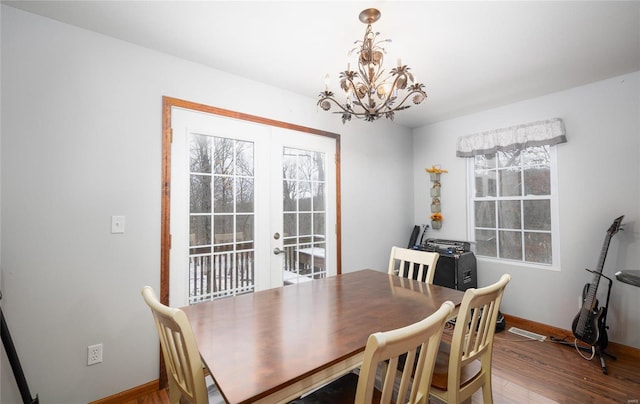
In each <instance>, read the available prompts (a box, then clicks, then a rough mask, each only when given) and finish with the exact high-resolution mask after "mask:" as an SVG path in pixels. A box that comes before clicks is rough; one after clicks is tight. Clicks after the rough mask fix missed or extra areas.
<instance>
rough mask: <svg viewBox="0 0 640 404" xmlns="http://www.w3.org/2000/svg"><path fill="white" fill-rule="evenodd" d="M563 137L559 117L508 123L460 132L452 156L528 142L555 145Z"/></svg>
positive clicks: (502, 148)
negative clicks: (465, 132) (473, 132)
mask: <svg viewBox="0 0 640 404" xmlns="http://www.w3.org/2000/svg"><path fill="white" fill-rule="evenodd" d="M566 141H567V136H566V134H565V130H564V123H563V122H562V119H560V118H554V119H549V120H546V121H538V122H532V123H527V124H524V125H517V126H512V127H510V128H503V129H496V130H492V131H487V132H482V133H476V134H473V135H467V136H460V137H459V138H458V147H457V150H456V156H458V157H473V156H477V155H481V154H493V153H496V152H497V151H509V150H515V149H522V148H525V147H530V146H545V145H556V144H559V143H564V142H566Z"/></svg>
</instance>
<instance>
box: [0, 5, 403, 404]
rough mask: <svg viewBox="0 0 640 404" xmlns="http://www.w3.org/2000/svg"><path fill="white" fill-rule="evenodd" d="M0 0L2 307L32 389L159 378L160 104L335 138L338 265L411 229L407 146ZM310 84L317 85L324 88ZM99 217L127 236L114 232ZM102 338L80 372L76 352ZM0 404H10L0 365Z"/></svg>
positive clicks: (89, 391) (64, 389)
mask: <svg viewBox="0 0 640 404" xmlns="http://www.w3.org/2000/svg"><path fill="white" fill-rule="evenodd" d="M1 7H2V16H1V18H2V20H1V21H2V27H1V29H2V32H1V34H2V44H1V45H2V47H1V48H2V55H1V56H2V82H1V83H2V103H1V105H2V110H1V111H2V126H1V130H2V132H1V136H2V137H1V140H2V155H1V174H2V177H1V187H2V200H1V209H2V211H1V217H2V228H1V234H2V249H1V258H2V292H3V293H4V299H3V300H2V305H3V309H4V312H5V315H6V317H7V321H8V323H9V327H10V328H11V332H12V334H13V336H14V341H15V342H16V346H17V350H18V354H19V356H20V360H21V362H22V365H23V368H24V370H25V374H26V377H27V380H28V382H29V385H30V388H31V390H32V392H33V394H38V395H39V397H40V400H41V401H42V402H46V403H86V402H88V401H92V400H96V399H99V398H103V397H106V396H109V395H111V394H114V393H117V392H120V391H123V390H126V389H129V388H132V387H135V386H138V385H141V384H143V383H146V382H148V381H151V380H154V379H157V377H158V342H157V336H156V334H155V330H154V328H153V323H152V320H151V316H150V313H149V311H148V309H147V308H146V306H145V305H144V304H143V301H142V298H141V296H140V288H141V287H142V286H143V285H151V286H153V287H154V288H156V289H158V288H159V283H160V279H159V278H160V276H159V265H160V196H161V193H160V190H161V172H160V168H161V97H162V96H163V95H167V96H171V97H176V98H182V99H186V100H190V101H195V102H199V103H203V104H207V105H213V106H217V107H221V108H226V109H231V110H237V111H240V112H244V113H248V114H254V115H259V116H265V117H268V118H272V119H276V120H281V121H286V122H291V123H295V124H299V125H303V126H309V127H313V128H318V129H321V130H326V131H331V132H335V133H339V134H341V136H342V137H341V141H342V225H343V227H342V230H343V234H342V236H343V237H342V240H343V244H342V247H343V262H342V263H343V271H352V270H355V269H360V268H365V267H371V268H377V269H381V270H384V269H385V268H386V263H387V260H388V251H389V248H390V246H391V245H393V244H400V245H404V244H406V243H407V239H408V236H409V231H410V230H411V226H412V225H413V199H412V192H413V182H412V175H411V170H412V167H411V161H410V159H409V158H407V156H410V154H411V147H412V139H411V133H410V131H409V130H408V129H405V128H399V127H396V126H395V125H393V124H391V123H387V122H382V121H379V122H376V123H375V124H373V125H372V124H370V123H367V122H359V121H358V122H351V123H348V124H347V125H342V123H341V122H340V119H339V118H338V117H337V116H335V115H333V114H327V113H324V112H323V111H318V110H317V109H316V107H315V102H316V100H315V99H313V98H311V97H313V95H311V96H310V97H309V98H306V97H300V96H297V95H294V94H292V93H289V92H285V91H282V90H278V89H275V88H271V87H268V86H266V85H263V84H260V83H256V82H252V81H248V80H244V79H242V78H239V77H236V76H233V75H230V74H227V73H223V72H220V71H215V70H212V69H209V68H206V67H204V66H201V65H197V64H193V63H188V62H186V61H182V60H179V59H176V58H173V57H170V56H167V55H163V54H159V53H156V52H153V51H150V50H146V49H143V48H140V47H137V46H133V45H131V44H128V43H124V42H121V41H118V40H115V39H111V38H108V37H104V36H101V35H98V34H95V33H92V32H88V31H84V30H81V29H78V28H75V27H71V26H67V25H64V24H61V23H58V22H55V21H53V20H49V19H44V18H41V17H38V16H35V15H32V14H28V13H25V12H22V11H18V10H15V9H13V8H11V7H8V6H4V5H3V6H1ZM321 80H322V79H321V78H320V79H319V83H320V85H322V81H321ZM111 215H124V216H126V233H125V234H116V235H112V234H110V217H111ZM98 342H102V343H103V344H104V362H103V363H101V364H98V365H94V366H90V367H88V366H87V365H86V356H87V354H86V349H87V346H88V345H90V344H94V343H98ZM2 367H3V371H2V385H1V386H2V392H1V397H0V398H1V401H2V402H3V403H12V402H17V401H19V399H18V392H17V388H16V386H15V382H14V380H13V375H12V373H11V371H10V368H9V367H8V364H7V363H6V358H3V363H2Z"/></svg>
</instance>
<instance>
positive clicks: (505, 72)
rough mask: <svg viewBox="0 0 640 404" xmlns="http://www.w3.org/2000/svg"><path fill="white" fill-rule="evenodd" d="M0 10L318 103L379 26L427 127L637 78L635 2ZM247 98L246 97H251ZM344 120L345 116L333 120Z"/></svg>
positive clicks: (34, 5) (413, 114)
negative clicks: (416, 88) (376, 15)
mask: <svg viewBox="0 0 640 404" xmlns="http://www.w3.org/2000/svg"><path fill="white" fill-rule="evenodd" d="M2 3H3V4H8V5H10V6H13V7H16V8H20V9H23V10H26V11H29V12H33V13H36V14H40V15H42V16H45V17H50V18H53V19H55V20H59V21H62V22H65V23H68V24H72V25H76V26H79V27H82V28H85V29H88V30H92V31H96V32H99V33H102V34H104V35H108V36H111V37H115V38H119V39H121V40H123V41H127V42H130V43H134V44H138V45H141V46H144V47H147V48H151V49H155V50H158V51H161V52H165V53H168V54H171V55H175V56H177V57H180V58H183V59H187V60H190V61H193V62H197V63H201V64H203V65H207V66H211V67H213V68H215V69H219V70H224V71H227V72H231V73H234V74H237V75H239V76H242V77H246V78H249V79H252V80H256V81H259V82H262V83H266V84H270V85H273V86H276V87H279V88H283V89H286V90H289V91H292V92H294V93H297V94H301V95H303V96H307V97H309V98H310V99H311V100H310V102H314V101H313V99H315V97H317V96H318V94H319V93H320V91H321V90H324V76H325V74H327V73H329V74H330V76H331V78H332V80H333V82H332V84H331V87H332V89H333V90H334V91H335V90H337V89H338V87H337V77H338V73H339V72H340V71H343V70H345V67H346V64H347V61H348V60H347V52H348V51H349V50H350V49H351V48H352V47H353V42H354V41H355V40H358V39H361V37H362V36H363V35H364V30H365V28H366V26H365V25H364V24H362V23H361V22H360V21H359V20H358V14H359V13H360V11H362V10H364V9H365V8H369V7H376V8H378V9H379V10H380V11H381V12H382V17H381V19H380V20H379V21H378V22H377V23H375V24H374V30H375V31H379V32H380V34H381V38H390V39H392V40H393V42H391V43H390V44H388V45H387V46H386V50H387V52H388V54H387V56H386V63H385V65H386V66H389V67H388V68H387V69H390V68H391V67H393V66H394V65H395V63H396V60H397V58H398V57H401V58H402V61H403V63H404V64H407V65H409V67H410V68H411V71H412V72H413V73H414V74H415V75H416V76H417V79H418V81H420V82H422V83H424V84H425V85H426V91H427V94H428V99H427V101H426V102H424V103H423V104H421V105H419V106H413V107H411V108H410V109H409V110H407V111H403V112H400V113H398V114H397V115H396V118H395V122H396V123H398V124H401V125H404V126H407V127H412V128H413V127H418V126H422V125H425V124H429V123H433V122H437V121H439V120H443V119H448V118H452V117H456V116H460V115H465V114H469V113H473V112H477V111H482V110H485V109H488V108H493V107H497V106H500V105H505V104H509V103H513V102H517V101H519V100H524V99H528V98H532V97H536V96H540V95H544V94H548V93H551V92H554V91H559V90H563V89H567V88H571V87H575V86H578V85H582V84H586V83H590V82H593V81H597V80H601V79H604V78H608V77H613V76H616V75H620V74H624V73H628V72H632V71H638V70H640V2H637V1H624V2H613V1H602V2H595V1H568V2H558V1H539V2H523V1H510V2H495V1H470V2H462V1H391V0H388V1H368V2H364V1H5V0H3V1H2ZM244 96H248V95H244ZM336 119H339V117H336Z"/></svg>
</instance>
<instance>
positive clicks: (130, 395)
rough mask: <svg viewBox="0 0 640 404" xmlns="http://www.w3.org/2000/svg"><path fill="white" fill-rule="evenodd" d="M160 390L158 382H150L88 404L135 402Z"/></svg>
mask: <svg viewBox="0 0 640 404" xmlns="http://www.w3.org/2000/svg"><path fill="white" fill-rule="evenodd" d="M158 390H160V384H159V381H158V380H152V381H150V382H149V383H145V384H142V385H140V386H136V387H133V388H131V389H129V390H125V391H122V392H120V393H116V394H114V395H112V396H109V397H105V398H101V399H99V400H96V401H92V402H90V403H89V404H120V403H126V402H129V401H133V400H136V399H138V398H140V397H144V396H147V395H149V394H151V393H155V392H156V391H158Z"/></svg>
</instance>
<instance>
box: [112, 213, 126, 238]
mask: <svg viewBox="0 0 640 404" xmlns="http://www.w3.org/2000/svg"><path fill="white" fill-rule="evenodd" d="M111 233H112V234H116V233H124V216H111Z"/></svg>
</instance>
